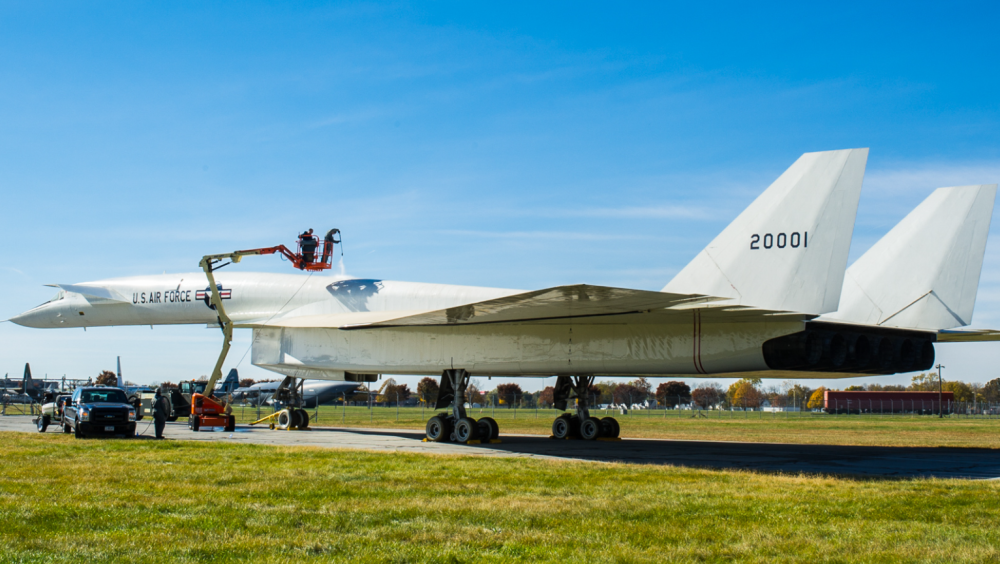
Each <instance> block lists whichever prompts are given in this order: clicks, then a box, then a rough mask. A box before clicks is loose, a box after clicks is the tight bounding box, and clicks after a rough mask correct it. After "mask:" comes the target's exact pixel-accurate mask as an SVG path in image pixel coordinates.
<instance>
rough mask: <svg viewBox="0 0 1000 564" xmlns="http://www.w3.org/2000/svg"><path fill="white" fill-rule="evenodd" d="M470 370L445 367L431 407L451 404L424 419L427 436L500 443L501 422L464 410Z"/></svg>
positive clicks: (453, 440)
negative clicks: (446, 410) (440, 411)
mask: <svg viewBox="0 0 1000 564" xmlns="http://www.w3.org/2000/svg"><path fill="white" fill-rule="evenodd" d="M468 387H469V373H468V372H466V371H465V370H463V369H461V368H458V369H451V370H445V371H444V372H443V373H442V374H441V383H440V384H439V385H438V398H437V403H436V404H435V405H434V409H442V408H446V407H449V406H451V413H450V414H449V413H448V412H443V413H438V414H437V415H435V416H434V417H431V418H430V419H429V420H428V421H427V427H426V429H425V430H426V432H427V439H426V440H428V441H434V442H438V443H441V442H446V441H452V442H457V443H465V444H477V443H499V442H500V440H499V437H500V426H499V425H497V422H496V421H494V420H493V418H491V417H483V418H481V419H478V420H477V419H473V418H472V417H469V416H468V415H467V414H466V412H465V390H466V389H467V388H468Z"/></svg>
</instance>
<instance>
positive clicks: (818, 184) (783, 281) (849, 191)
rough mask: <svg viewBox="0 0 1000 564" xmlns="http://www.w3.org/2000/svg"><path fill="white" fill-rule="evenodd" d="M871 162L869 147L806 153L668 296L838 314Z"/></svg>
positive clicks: (681, 275)
mask: <svg viewBox="0 0 1000 564" xmlns="http://www.w3.org/2000/svg"><path fill="white" fill-rule="evenodd" d="M867 161H868V149H846V150H843V151H826V152H822V153H806V154H804V155H802V156H801V157H799V159H798V160H797V161H795V164H793V165H792V166H791V167H789V169H788V170H786V171H785V172H784V174H782V175H781V176H780V177H779V178H778V179H777V180H775V181H774V183H773V184H771V186H769V187H768V189H767V190H765V191H764V193H763V194H761V195H760V196H758V197H757V199H756V200H754V201H753V203H752V204H750V206H749V207H748V208H747V209H745V210H744V211H743V213H741V214H740V215H739V217H737V218H736V219H735V220H734V221H733V222H732V223H730V224H729V226H728V227H726V229H725V230H723V231H722V233H720V234H719V236H718V237H716V238H715V239H714V240H713V241H712V242H711V243H709V245H708V246H707V247H705V250H703V251H702V252H701V253H700V254H698V256H696V257H695V258H694V260H692V261H691V262H690V263H689V264H688V265H687V266H685V267H684V270H681V271H680V273H678V274H677V276H675V277H674V279H673V280H671V281H670V283H669V284H667V285H666V286H665V287H664V288H663V291H664V292H672V293H676V294H705V295H709V296H716V297H721V298H732V299H733V300H734V301H735V302H736V303H737V304H739V305H745V306H753V307H758V308H764V309H773V310H782V311H795V312H799V313H812V314H820V313H826V312H829V311H836V309H837V305H838V302H839V301H840V288H841V285H842V284H843V281H844V269H845V268H847V255H848V252H849V251H850V247H851V235H852V234H853V233H854V218H855V215H856V214H857V211H858V198H859V196H860V195H861V182H862V180H863V179H864V175H865V164H866V162H867Z"/></svg>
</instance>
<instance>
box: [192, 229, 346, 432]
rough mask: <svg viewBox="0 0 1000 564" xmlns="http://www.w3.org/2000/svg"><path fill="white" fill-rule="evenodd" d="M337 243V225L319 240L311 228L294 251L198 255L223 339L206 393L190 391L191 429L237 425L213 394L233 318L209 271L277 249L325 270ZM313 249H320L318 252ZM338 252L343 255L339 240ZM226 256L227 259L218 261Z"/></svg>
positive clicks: (299, 264)
mask: <svg viewBox="0 0 1000 564" xmlns="http://www.w3.org/2000/svg"><path fill="white" fill-rule="evenodd" d="M338 244H341V239H340V230H339V229H331V230H330V231H328V232H327V234H326V237H324V238H323V241H322V242H320V241H317V239H316V237H314V236H313V235H312V233H311V230H310V232H307V233H303V234H302V235H300V236H299V242H298V246H297V248H296V252H294V253H293V252H292V251H291V250H290V249H289V248H288V247H286V246H284V245H278V246H276V247H264V248H261V249H249V250H246V251H236V252H234V253H224V254H220V255H205V256H204V257H202V258H201V263H200V266H201V268H202V270H204V271H205V276H207V277H208V287H209V288H211V290H212V297H211V300H212V305H214V306H215V312H216V313H217V314H218V315H219V327H221V328H222V334H223V336H224V337H223V341H222V353H221V354H220V355H219V360H218V361H216V363H215V369H213V370H212V376H211V378H209V379H208V383H207V384H206V385H205V393H204V394H198V393H195V394H192V395H191V417H190V419H188V426H190V427H191V430H192V431H197V430H199V429H201V428H202V427H225V429H226V431H232V430H234V429H235V428H236V418H235V417H234V416H232V415H231V414H230V413H229V410H228V409H227V408H228V406H227V405H226V403H225V402H224V400H223V399H222V398H216V397H213V396H212V390H214V389H215V383H216V382H218V381H219V379H220V378H222V363H223V362H224V361H225V360H226V355H228V354H229V347H230V345H231V344H232V342H233V321H232V319H230V318H229V316H228V315H226V310H225V307H224V306H223V305H222V298H221V296H220V295H219V287H218V286H217V285H216V283H215V276H214V275H213V274H212V273H213V272H214V271H216V270H218V269H220V268H222V267H223V266H226V265H228V264H232V263H238V262H240V260H241V259H242V258H243V257H247V256H257V255H273V254H276V253H280V254H281V255H282V256H283V257H285V258H286V259H288V260H289V261H290V262H291V263H292V265H293V266H295V268H298V269H299V270H308V271H310V272H316V271H321V270H328V269H329V268H330V267H331V266H332V265H333V250H334V247H335V246H336V245H338ZM316 251H320V252H319V253H317V252H316ZM341 255H343V245H342V244H341ZM225 260H228V261H229V262H226V263H223V264H219V263H221V262H222V261H225Z"/></svg>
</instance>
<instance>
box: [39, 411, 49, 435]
mask: <svg viewBox="0 0 1000 564" xmlns="http://www.w3.org/2000/svg"><path fill="white" fill-rule="evenodd" d="M48 428H49V416H48V415H39V416H38V432H39V433H44V432H45V430H46V429H48Z"/></svg>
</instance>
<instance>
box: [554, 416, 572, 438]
mask: <svg viewBox="0 0 1000 564" xmlns="http://www.w3.org/2000/svg"><path fill="white" fill-rule="evenodd" d="M569 433H570V418H569V416H568V415H560V416H559V417H556V420H555V421H553V422H552V436H553V437H555V438H557V439H565V438H566V437H568V436H569Z"/></svg>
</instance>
